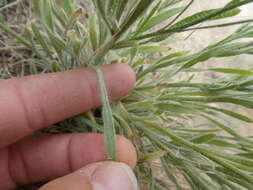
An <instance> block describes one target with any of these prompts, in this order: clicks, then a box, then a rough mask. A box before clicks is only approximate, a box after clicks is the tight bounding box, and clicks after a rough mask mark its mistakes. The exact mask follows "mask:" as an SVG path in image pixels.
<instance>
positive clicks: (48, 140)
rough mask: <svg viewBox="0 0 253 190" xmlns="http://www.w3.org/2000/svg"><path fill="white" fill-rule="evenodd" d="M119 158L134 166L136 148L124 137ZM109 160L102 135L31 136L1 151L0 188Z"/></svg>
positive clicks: (120, 144)
mask: <svg viewBox="0 0 253 190" xmlns="http://www.w3.org/2000/svg"><path fill="white" fill-rule="evenodd" d="M117 155H118V160H119V161H120V162H124V163H126V164H128V165H129V166H130V167H132V168H133V167H134V166H135V164H136V159H137V158H136V151H135V148H134V146H133V145H132V143H131V142H130V141H128V140H127V139H125V138H124V137H120V136H118V137H117ZM107 158H108V156H107V151H106V147H105V143H104V138H103V136H102V135H101V134H67V135H56V136H55V135H43V136H32V137H29V138H26V139H24V140H22V141H21V142H19V143H17V144H14V145H12V146H10V147H9V149H7V148H6V149H3V150H2V151H0V176H4V177H2V178H0V189H12V188H14V187H15V186H16V185H25V184H30V183H35V182H39V181H48V180H51V179H55V178H57V177H60V176H63V175H66V174H68V173H71V172H73V171H75V170H77V169H79V168H81V167H84V166H85V165H87V164H90V163H94V162H99V161H104V160H107ZM7 187H8V188H7Z"/></svg>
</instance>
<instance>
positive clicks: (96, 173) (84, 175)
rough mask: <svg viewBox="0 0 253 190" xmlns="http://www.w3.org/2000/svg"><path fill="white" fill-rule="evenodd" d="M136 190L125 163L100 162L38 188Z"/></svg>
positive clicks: (50, 189) (132, 176)
mask: <svg viewBox="0 0 253 190" xmlns="http://www.w3.org/2000/svg"><path fill="white" fill-rule="evenodd" d="M62 189H65V190H119V189H120V190H137V189H138V187H137V180H136V178H135V176H134V173H133V172H132V170H131V169H130V168H129V167H128V166H127V165H125V164H122V163H114V162H102V163H95V164H91V165H89V166H87V167H85V168H83V169H80V170H78V171H76V172H74V173H72V174H70V175H68V176H65V177H62V178H59V179H57V180H54V181H52V182H50V183H49V184H47V185H45V186H44V187H42V188H41V189H39V190H62Z"/></svg>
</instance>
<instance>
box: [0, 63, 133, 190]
mask: <svg viewBox="0 0 253 190" xmlns="http://www.w3.org/2000/svg"><path fill="white" fill-rule="evenodd" d="M103 71H104V75H105V81H106V85H107V88H108V91H109V96H110V98H111V100H115V99H118V98H119V97H121V96H124V95H126V94H127V93H128V92H129V91H130V90H131V89H132V88H133V86H134V82H135V76H134V73H133V71H132V70H131V69H130V68H129V67H128V66H126V65H123V64H113V65H107V66H105V67H104V68H103ZM100 104H101V101H100V96H99V87H98V84H97V77H96V73H95V71H94V70H93V69H78V70H72V71H66V72H63V73H51V74H42V75H36V76H29V77H24V78H21V79H9V80H2V81H0V189H1V190H10V189H14V188H15V187H16V186H18V185H25V184H31V183H35V182H39V181H50V180H53V181H51V182H49V183H48V184H47V185H45V186H43V187H42V188H41V189H40V190H58V189H59V190H62V189H65V190H70V189H71V190H79V189H80V190H81V189H82V190H114V189H120V190H135V189H137V184H136V179H135V177H134V175H133V173H132V171H131V169H130V168H129V167H131V168H133V167H134V166H135V164H136V151H135V149H134V146H133V145H132V144H131V142H129V141H128V140H127V139H125V138H124V137H119V136H118V137H117V154H118V159H119V161H120V162H121V163H122V164H121V163H115V162H104V161H105V160H106V159H107V153H106V147H105V145H104V139H103V136H102V135H100V134H64V135H40V136H34V135H31V134H32V133H33V131H35V130H38V129H41V128H43V127H46V126H50V125H52V124H54V123H57V122H59V121H61V120H64V119H66V118H69V117H71V116H74V115H77V114H80V113H83V112H86V111H88V110H90V109H92V108H95V107H97V106H99V105H100ZM28 135H30V136H28ZM123 163H125V164H123ZM127 165H128V166H127ZM62 176H63V177H62ZM57 178H58V179H57ZM54 179H55V180H54Z"/></svg>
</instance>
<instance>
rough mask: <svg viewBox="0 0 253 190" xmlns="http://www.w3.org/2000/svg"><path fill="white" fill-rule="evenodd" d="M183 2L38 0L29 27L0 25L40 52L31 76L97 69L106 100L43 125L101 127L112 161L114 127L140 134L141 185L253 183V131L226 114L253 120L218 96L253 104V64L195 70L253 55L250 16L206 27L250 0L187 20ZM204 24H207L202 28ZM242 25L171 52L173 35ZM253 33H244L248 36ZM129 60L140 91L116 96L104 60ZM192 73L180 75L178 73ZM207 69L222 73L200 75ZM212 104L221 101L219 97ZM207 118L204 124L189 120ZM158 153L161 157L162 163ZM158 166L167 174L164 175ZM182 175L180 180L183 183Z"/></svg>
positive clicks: (229, 189) (218, 187)
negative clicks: (240, 128)
mask: <svg viewBox="0 0 253 190" xmlns="http://www.w3.org/2000/svg"><path fill="white" fill-rule="evenodd" d="M179 2H180V0H156V1H153V0H92V6H91V7H92V11H89V12H86V11H84V8H83V6H82V3H80V2H79V1H78V0H59V1H54V0H33V1H32V4H33V12H34V14H35V17H34V19H32V20H29V21H28V23H27V24H26V25H24V28H23V30H24V32H23V33H22V35H20V34H18V33H17V32H15V31H14V30H12V29H11V28H10V27H9V26H8V25H7V24H6V23H5V22H4V20H1V22H0V29H2V30H3V31H4V32H6V33H8V34H9V35H10V36H12V37H14V38H15V39H16V43H18V44H20V45H22V46H23V47H25V48H26V49H27V50H29V51H31V52H33V54H34V56H33V61H32V62H31V63H30V65H29V66H30V67H29V74H38V73H41V72H60V71H65V70H69V69H73V68H78V67H93V68H94V69H96V71H97V74H98V77H99V84H100V90H101V95H102V100H103V106H102V108H100V109H97V110H93V111H90V112H88V113H84V114H82V115H79V116H76V117H74V118H71V119H68V120H66V121H63V122H61V123H59V124H56V126H52V127H50V128H48V129H46V130H43V131H40V132H48V133H63V132H66V133H68V132H91V131H92V132H100V133H104V134H105V142H106V145H107V150H108V155H109V159H112V160H117V157H116V148H115V136H116V134H120V135H124V136H125V137H127V138H128V139H130V140H132V142H134V144H135V146H136V148H137V152H138V156H139V162H138V166H137V168H136V170H135V173H136V175H137V177H138V179H139V182H140V187H141V189H151V190H152V189H155V190H165V189H177V190H187V189H193V190H197V189H204V190H235V189H238V190H239V189H240V190H244V189H248V190H250V189H252V185H253V160H252V158H253V139H252V138H250V137H244V136H241V135H240V134H239V133H238V132H237V131H236V129H235V128H234V127H233V124H228V123H227V122H226V118H227V117H231V118H235V119H238V120H241V121H242V122H247V123H252V122H253V121H252V119H251V118H249V117H248V116H246V115H242V114H241V113H237V112H234V111H232V110H230V109H226V108H225V107H221V106H218V105H219V104H221V103H223V104H234V105H239V106H242V107H246V108H249V109H253V99H252V94H253V88H252V85H253V78H252V76H253V72H252V71H249V70H243V69H234V68H210V69H198V68H197V67H196V65H197V64H200V63H201V62H204V61H207V60H209V59H212V58H223V57H231V56H237V55H241V54H249V55H252V53H253V41H252V39H251V38H252V37H253V25H252V21H253V20H242V21H238V22H226V21H225V23H223V24H216V25H208V22H209V21H213V20H219V19H226V18H228V17H232V16H235V15H237V14H238V13H240V9H239V7H240V6H242V5H246V4H248V3H251V2H253V1H252V0H231V1H230V2H229V3H227V4H226V5H225V6H224V7H221V8H218V9H210V10H205V11H201V12H198V13H195V14H193V15H191V16H189V17H186V18H181V17H182V15H183V13H185V12H186V11H187V10H188V8H189V7H191V6H192V5H193V2H194V0H190V1H189V2H188V4H187V5H186V6H181V5H180V4H178V3H179ZM201 23H204V24H205V26H199V24H201ZM230 25H241V26H240V27H239V29H237V30H236V31H235V32H234V33H233V34H231V35H230V36H228V37H226V38H225V39H223V40H221V41H219V42H216V43H214V44H212V45H209V46H206V47H205V48H204V49H202V50H201V51H199V52H193V53H192V52H186V51H184V50H182V51H178V52H171V51H170V49H169V48H168V45H167V42H168V39H173V37H174V35H175V34H177V33H182V32H186V31H195V30H203V29H209V28H218V27H226V26H230ZM243 39H247V41H245V40H243ZM115 62H122V63H126V64H129V65H130V66H131V67H132V68H133V69H134V70H135V72H136V75H137V83H136V87H135V89H134V90H133V91H132V92H131V93H130V94H129V95H128V96H126V97H124V98H122V99H121V100H119V101H116V102H113V103H109V100H108V94H107V90H106V87H105V84H104V79H103V74H102V72H101V65H104V64H112V63H115ZM184 72H187V73H191V75H190V77H189V78H188V79H186V80H179V79H178V78H177V75H179V74H180V73H184ZM201 72H218V73H223V74H224V77H222V78H218V79H213V80H212V81H210V82H209V83H207V82H199V83H196V82H194V80H193V79H194V77H195V75H197V74H198V73H201ZM214 103H215V104H214ZM193 118H200V119H201V121H203V122H202V123H200V124H199V125H195V124H194V123H193V122H192V123H191V124H189V123H187V121H189V120H193ZM157 160H159V162H158V163H157ZM158 171H161V173H162V175H161V177H159V176H160V175H157V172H158ZM182 181H183V182H182Z"/></svg>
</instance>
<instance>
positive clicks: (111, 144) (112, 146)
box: [96, 67, 117, 161]
mask: <svg viewBox="0 0 253 190" xmlns="http://www.w3.org/2000/svg"><path fill="white" fill-rule="evenodd" d="M96 71H97V75H98V81H99V86H100V93H101V98H102V102H103V108H102V117H103V122H104V134H105V144H106V147H107V151H108V156H109V159H111V160H114V161H116V160H117V156H116V153H117V151H116V131H115V127H114V121H113V114H112V110H111V106H110V102H109V97H108V93H107V89H106V86H105V82H104V75H103V72H102V70H101V68H100V67H96Z"/></svg>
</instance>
